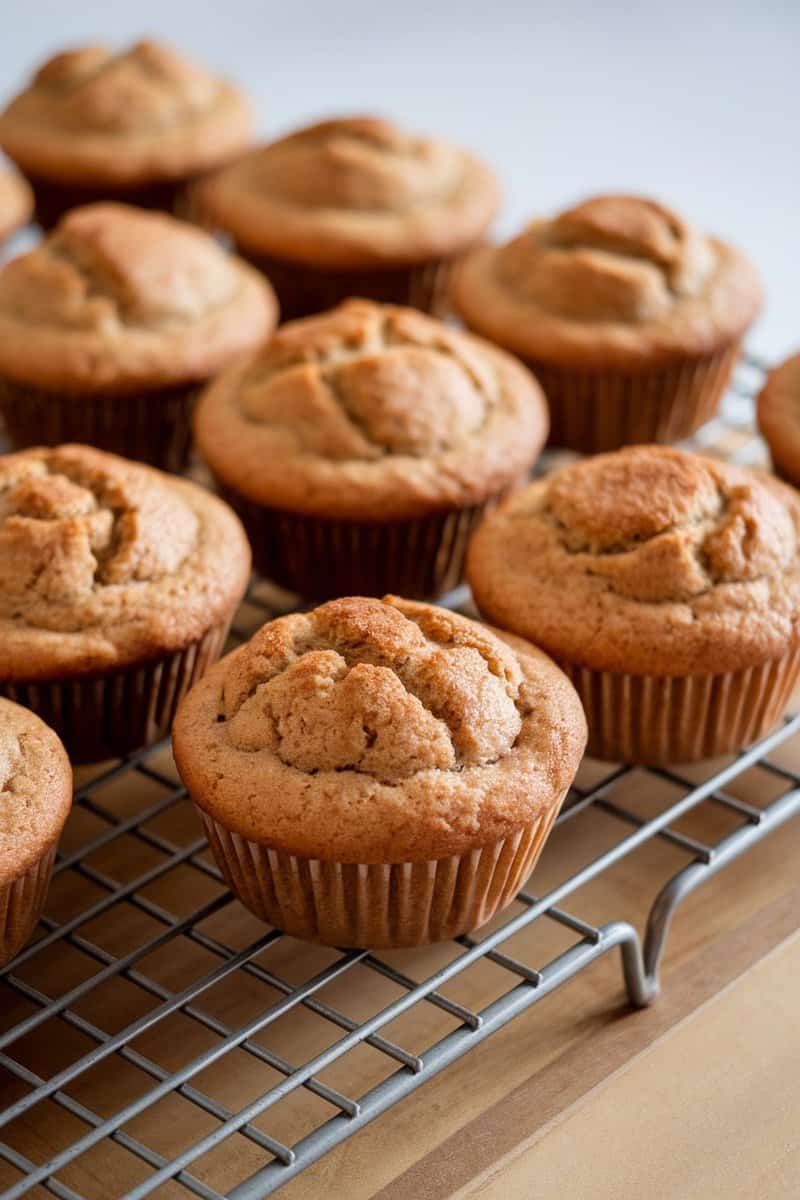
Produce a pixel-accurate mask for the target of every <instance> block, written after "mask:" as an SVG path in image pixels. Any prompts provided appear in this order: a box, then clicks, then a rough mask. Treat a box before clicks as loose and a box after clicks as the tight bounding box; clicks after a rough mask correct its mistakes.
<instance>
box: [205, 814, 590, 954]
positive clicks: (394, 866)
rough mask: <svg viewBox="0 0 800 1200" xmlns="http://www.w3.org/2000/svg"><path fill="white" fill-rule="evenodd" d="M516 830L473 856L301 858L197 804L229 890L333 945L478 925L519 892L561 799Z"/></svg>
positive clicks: (426, 937)
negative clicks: (353, 860)
mask: <svg viewBox="0 0 800 1200" xmlns="http://www.w3.org/2000/svg"><path fill="white" fill-rule="evenodd" d="M565 794H566V793H563V794H562V795H560V796H557V797H555V798H554V800H553V803H552V804H551V805H550V807H549V808H548V809H547V810H546V811H545V812H544V813H542V814H541V816H539V817H538V818H537V819H536V820H535V821H532V822H531V823H530V824H528V825H525V826H524V827H523V828H521V829H519V830H518V831H517V832H516V833H514V834H513V835H512V836H510V837H507V838H503V839H501V840H500V841H495V842H491V843H489V844H488V845H486V846H482V847H480V848H479V849H475V850H472V851H470V852H469V853H467V854H462V855H453V856H452V857H450V858H442V859H431V860H429V861H422V862H406V863H340V862H329V861H324V860H321V859H318V858H300V857H298V856H297V855H295V854H289V853H286V852H285V851H282V850H275V849H272V848H270V847H268V846H264V845H261V844H260V843H259V842H253V841H249V840H248V839H246V838H243V837H241V836H240V835H239V834H238V833H233V832H231V831H230V830H229V829H226V828H225V826H224V825H221V824H220V823H219V822H218V821H216V820H215V819H214V818H213V817H212V816H210V815H209V814H208V813H206V812H205V811H204V810H203V809H199V808H198V811H199V813H200V816H201V817H202V820H203V825H204V827H205V831H206V835H207V837H208V841H209V845H210V847H211V850H212V852H213V854H214V857H215V859H216V860H217V863H218V864H219V867H220V870H221V871H222V873H223V875H224V876H225V880H226V882H227V884H228V886H229V887H230V889H231V891H232V892H234V894H235V895H236V896H238V898H239V899H240V900H241V902H242V904H244V905H245V906H246V907H247V908H249V909H250V910H251V912H253V913H255V915H256V916H257V917H259V918H260V919H261V920H262V921H265V922H266V923H267V924H268V925H273V926H274V927H275V928H276V929H280V930H282V931H283V932H284V933H288V934H291V935H292V936H293V937H298V938H303V939H304V940H305V941H312V942H321V943H323V944H324V945H328V946H353V947H358V948H372V949H379V948H386V947H392V946H395V947H401V946H422V945H426V944H427V943H429V942H439V941H444V940H446V939H448V938H453V937H457V936H458V935H459V934H462V933H468V932H469V931H470V930H472V929H477V928H478V926H480V925H483V924H485V923H486V921H488V920H490V918H491V917H493V916H494V915H495V913H498V912H500V911H501V910H502V909H504V908H505V907H506V906H507V905H509V904H510V903H511V901H512V900H513V899H514V897H515V896H516V894H517V892H518V891H519V890H520V888H521V887H522V885H523V883H524V882H525V880H526V879H527V877H528V875H529V874H530V873H531V871H532V870H533V867H534V866H535V865H536V861H537V859H538V858H539V855H540V854H541V852H542V847H543V846H544V844H545V842H546V840H547V836H548V834H549V832H550V829H551V828H552V825H553V822H554V821H555V819H556V816H557V814H558V810H559V808H560V807H561V803H562V801H563V799H564V795H565Z"/></svg>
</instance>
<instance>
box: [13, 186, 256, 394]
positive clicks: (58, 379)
mask: <svg viewBox="0 0 800 1200" xmlns="http://www.w3.org/2000/svg"><path fill="white" fill-rule="evenodd" d="M276 319H277V303H276V301H275V297H274V294H273V292H272V289H271V288H270V286H269V284H268V283H267V281H266V280H265V279H264V278H263V276H261V275H259V273H258V272H256V271H254V270H253V269H252V268H251V267H249V266H247V264H246V263H243V262H242V261H241V260H239V259H237V258H234V257H232V256H231V255H229V254H227V253H226V252H225V251H224V250H223V249H222V248H221V247H220V246H219V245H218V244H217V243H216V242H215V241H214V239H213V238H211V237H209V236H208V235H207V234H205V233H203V232H201V231H200V230H198V229H195V228H194V227H193V226H191V225H187V224H185V223H184V222H182V221H176V220H175V219H174V218H173V217H168V216H166V215H164V214H163V213H152V212H145V211H144V210H142V209H138V208H132V207H129V206H127V205H123V204H90V205H86V207H84V208H75V209H73V210H72V211H71V212H70V213H68V214H67V215H66V216H65V217H64V218H63V219H62V220H61V221H60V223H59V224H58V225H57V226H56V228H55V230H54V231H53V232H52V233H51V234H49V236H48V237H46V238H45V239H44V240H43V241H42V242H40V243H39V245H38V246H36V247H35V249H33V250H31V251H30V253H28V254H23V255H21V256H20V257H19V258H16V259H12V261H11V262H9V263H7V264H6V266H5V267H4V268H3V269H2V271H0V374H2V375H5V376H7V377H9V378H11V379H14V380H16V381H17V382H19V383H24V384H25V383H27V384H32V385H34V386H38V387H49V388H79V389H90V390H98V391H105V392H108V391H114V392H125V391H129V390H132V389H135V388H136V387H140V386H142V385H146V386H169V385H171V384H176V385H177V384H183V383H191V382H194V381H201V380H202V381H204V380H206V379H208V378H209V377H210V376H211V375H213V374H215V373H216V372H217V371H219V370H221V369H222V368H223V367H225V366H228V365H229V364H230V363H231V362H232V361H234V360H235V359H236V358H238V357H240V356H241V355H242V354H245V353H247V352H248V351H250V350H253V349H254V348H255V347H256V346H257V345H259V344H260V342H261V341H262V340H263V338H265V337H266V336H267V335H268V333H269V332H270V331H271V330H272V328H273V327H274V325H275V322H276Z"/></svg>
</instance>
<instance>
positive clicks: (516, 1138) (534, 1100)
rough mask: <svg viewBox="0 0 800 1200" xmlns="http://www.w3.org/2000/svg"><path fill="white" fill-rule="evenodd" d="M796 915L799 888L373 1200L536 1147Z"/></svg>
mask: <svg viewBox="0 0 800 1200" xmlns="http://www.w3.org/2000/svg"><path fill="white" fill-rule="evenodd" d="M798 912H800V887H797V888H794V889H793V890H792V891H790V892H787V893H786V894H785V895H783V896H781V897H780V898H779V899H778V900H776V901H773V902H772V903H771V904H769V905H767V906H766V907H765V908H764V909H762V910H761V911H760V912H758V913H756V914H755V915H754V916H752V917H750V918H749V919H748V920H746V921H745V922H744V923H743V924H742V925H740V926H738V927H737V928H736V929H734V930H732V931H731V932H730V933H728V934H727V935H726V936H724V937H722V938H720V939H719V941H717V942H715V943H714V944H713V945H712V946H710V947H707V948H706V949H704V950H702V951H700V952H699V953H698V954H697V955H696V956H694V957H693V958H691V959H690V960H689V961H688V962H687V963H686V964H684V965H683V966H682V967H681V969H680V971H674V972H668V974H667V979H666V983H665V988H664V994H663V996H662V997H661V998H660V999H659V1000H658V1001H657V1002H656V1003H655V1005H654V1006H653V1007H652V1008H649V1009H645V1010H643V1011H641V1012H634V1013H632V1012H630V1011H629V1010H628V1009H627V1008H621V1009H620V1010H619V1012H618V1015H617V1019H614V1020H610V1021H609V1024H608V1025H607V1026H606V1027H605V1028H604V1029H602V1030H601V1031H600V1032H595V1033H594V1034H593V1035H592V1038H591V1042H590V1044H587V1042H586V1041H585V1040H580V1041H579V1042H577V1043H574V1044H573V1045H572V1046H570V1047H569V1048H568V1049H567V1050H566V1051H565V1053H564V1054H563V1055H561V1056H560V1057H559V1058H558V1059H557V1060H556V1061H555V1062H553V1063H551V1064H549V1065H548V1066H547V1067H545V1068H544V1069H543V1070H542V1071H540V1072H538V1073H537V1074H535V1075H532V1076H531V1078H530V1079H528V1080H526V1081H525V1083H523V1084H521V1085H520V1086H519V1087H517V1088H515V1089H514V1090H513V1091H512V1092H509V1093H508V1095H507V1096H504V1097H503V1098H502V1099H501V1100H499V1101H497V1103H496V1104H494V1105H493V1106H492V1107H491V1108H489V1109H487V1110H486V1112H484V1113H482V1114H481V1115H480V1116H479V1117H476V1118H475V1119H473V1120H472V1121H470V1122H468V1123H467V1124H466V1125H464V1126H462V1128H461V1129H459V1130H457V1131H456V1132H455V1133H454V1134H452V1135H450V1136H449V1137H448V1138H446V1139H445V1140H444V1141H443V1142H441V1143H440V1145H439V1146H437V1147H436V1149H435V1150H432V1151H430V1152H429V1153H428V1154H426V1155H425V1156H424V1157H423V1158H421V1159H420V1160H419V1161H418V1162H416V1163H415V1164H414V1165H413V1166H412V1167H409V1168H408V1170H406V1171H404V1172H403V1173H402V1174H400V1175H398V1176H397V1178H396V1179H394V1180H392V1182H391V1183H389V1184H387V1185H386V1186H385V1187H383V1188H381V1189H380V1190H379V1191H377V1192H375V1193H374V1195H373V1200H408V1197H409V1196H413V1197H414V1198H415V1200H446V1198H448V1197H452V1196H453V1195H454V1194H455V1193H456V1192H458V1191H459V1190H460V1189H461V1188H463V1187H465V1186H466V1185H468V1184H470V1183H475V1182H476V1181H477V1180H478V1179H479V1178H481V1177H483V1178H486V1177H487V1176H490V1175H491V1174H493V1173H495V1172H497V1170H498V1168H499V1167H500V1165H501V1164H502V1163H503V1161H504V1160H509V1159H513V1158H515V1157H516V1156H517V1155H518V1154H520V1153H522V1152H523V1151H524V1150H526V1149H528V1148H529V1147H530V1146H532V1145H533V1144H535V1142H536V1141H538V1140H539V1139H540V1138H541V1137H542V1136H544V1134H545V1133H546V1132H547V1129H548V1128H549V1127H550V1126H551V1125H552V1124H553V1123H554V1122H556V1121H559V1120H560V1119H561V1118H562V1117H563V1116H564V1115H565V1114H566V1113H567V1111H568V1110H569V1109H571V1108H573V1107H574V1106H575V1105H576V1104H578V1103H580V1102H582V1101H583V1100H584V1099H585V1098H586V1097H587V1096H588V1095H589V1094H590V1092H592V1091H593V1090H594V1089H595V1088H597V1087H598V1086H599V1085H602V1084H604V1083H605V1082H606V1081H607V1080H608V1079H609V1078H610V1077H611V1076H612V1075H613V1074H615V1073H617V1072H618V1071H619V1070H621V1069H623V1068H624V1067H626V1066H627V1065H628V1064H629V1063H631V1062H632V1061H633V1060H634V1059H635V1058H636V1057H637V1056H638V1055H639V1054H641V1053H642V1052H643V1051H644V1050H646V1049H647V1048H648V1047H649V1046H651V1045H652V1044H653V1043H654V1042H655V1041H657V1040H658V1039H660V1038H662V1037H663V1036H664V1035H665V1034H667V1033H669V1032H670V1031H671V1030H672V1029H673V1028H674V1027H675V1026H676V1025H678V1024H679V1023H681V1022H682V1021H683V1020H685V1019H686V1018H687V1017H688V1016H690V1015H691V1014H692V1013H694V1012H696V1011H697V1010H698V1009H699V1008H701V1007H702V1006H703V1005H704V1004H706V1003H707V1002H708V1001H710V1000H712V999H713V998H714V997H715V996H716V995H718V994H719V992H721V991H722V990H723V989H724V988H726V987H727V986H728V985H730V984H731V983H732V982H734V981H735V980H736V979H737V978H739V977H741V976H742V975H743V974H745V973H746V972H747V971H748V970H749V969H750V968H751V967H752V966H754V965H755V963H757V962H759V961H760V960H761V959H763V958H765V957H766V956H767V955H768V954H770V953H771V952H772V951H774V950H775V948H776V947H777V946H779V945H780V944H781V943H782V942H783V941H785V940H786V939H787V938H788V937H790V936H791V934H793V933H794V932H795V931H796V930H797V927H798V915H797V914H798Z"/></svg>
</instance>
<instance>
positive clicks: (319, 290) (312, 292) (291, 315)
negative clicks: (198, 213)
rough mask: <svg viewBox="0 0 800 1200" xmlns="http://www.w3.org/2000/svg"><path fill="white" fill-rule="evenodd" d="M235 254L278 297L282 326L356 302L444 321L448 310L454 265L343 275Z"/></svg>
mask: <svg viewBox="0 0 800 1200" xmlns="http://www.w3.org/2000/svg"><path fill="white" fill-rule="evenodd" d="M236 252H237V253H238V254H239V255H241V257H242V258H245V259H247V260H248V262H250V263H251V264H252V265H253V266H254V267H256V268H257V269H258V270H259V271H261V272H262V273H263V274H265V275H266V276H267V278H268V279H269V281H270V283H271V284H272V286H273V288H274V289H275V292H276V294H277V296H278V302H279V304H280V310H281V320H283V321H292V320H295V319H296V318H299V317H308V316H310V315H311V314H312V313H318V312H324V311H325V310H326V309H329V308H335V306H336V305H337V304H341V303H342V301H343V300H349V299H350V298H351V297H352V296H358V297H360V298H361V299H364V300H377V301H381V302H383V303H386V304H406V305H410V306H411V307H412V308H420V309H422V311H423V312H427V313H432V314H433V315H434V316H441V315H442V314H443V313H444V312H445V311H446V308H447V297H448V292H449V280H450V276H451V270H452V266H453V264H454V261H455V260H454V259H432V260H430V261H428V262H424V263H416V264H414V265H413V266H402V267H364V268H357V269H353V270H344V269H342V268H338V269H337V268H325V267H310V266H306V265H304V264H302V263H294V262H289V261H288V260H286V259H281V258H272V257H268V256H266V255H254V254H251V253H248V251H247V250H246V249H244V248H243V247H242V246H237V251H236Z"/></svg>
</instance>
